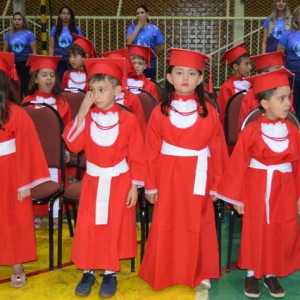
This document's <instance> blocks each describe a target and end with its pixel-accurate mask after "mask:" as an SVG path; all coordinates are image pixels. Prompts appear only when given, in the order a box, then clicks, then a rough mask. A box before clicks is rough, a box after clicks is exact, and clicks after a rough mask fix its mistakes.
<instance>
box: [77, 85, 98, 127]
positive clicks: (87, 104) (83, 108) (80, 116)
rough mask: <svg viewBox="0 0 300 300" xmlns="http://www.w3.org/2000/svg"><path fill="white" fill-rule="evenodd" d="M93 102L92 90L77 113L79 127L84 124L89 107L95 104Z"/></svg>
mask: <svg viewBox="0 0 300 300" xmlns="http://www.w3.org/2000/svg"><path fill="white" fill-rule="evenodd" d="M93 103H94V96H93V93H92V92H91V91H88V92H87V93H86V95H85V97H84V99H83V101H82V103H81V106H80V109H79V112H78V114H77V127H79V126H80V125H81V124H82V122H83V120H84V118H85V116H86V115H87V113H88V112H89V109H90V107H91V106H92V105H93Z"/></svg>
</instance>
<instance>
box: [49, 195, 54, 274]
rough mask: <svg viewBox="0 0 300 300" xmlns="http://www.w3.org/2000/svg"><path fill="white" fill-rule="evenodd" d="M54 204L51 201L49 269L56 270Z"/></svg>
mask: <svg viewBox="0 0 300 300" xmlns="http://www.w3.org/2000/svg"><path fill="white" fill-rule="evenodd" d="M53 204H54V200H53V199H51V200H50V201H49V269H50V270H53V269H54V262H53V256H54V254H53Z"/></svg>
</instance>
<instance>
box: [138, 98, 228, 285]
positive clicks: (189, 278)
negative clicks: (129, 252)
mask: <svg viewBox="0 0 300 300" xmlns="http://www.w3.org/2000/svg"><path fill="white" fill-rule="evenodd" d="M183 98H185V97H183ZM207 108H208V116H207V117H206V118H200V117H198V119H197V120H196V123H195V124H194V125H192V126H190V127H188V128H184V129H180V128H177V127H175V126H174V125H172V123H171V122H170V119H169V117H167V116H165V115H163V114H162V112H161V107H160V105H158V106H157V107H155V108H154V110H153V111H152V114H151V117H150V120H149V123H148V127H147V133H146V141H145V148H146V159H147V166H148V171H147V177H146V183H145V184H146V185H145V188H146V190H150V191H154V190H155V189H157V190H158V201H157V203H156V204H155V206H154V214H153V219H152V225H151V228H150V234H149V238H148V242H147V247H146V251H145V255H144V258H143V261H142V264H141V268H140V271H139V277H140V278H142V279H143V280H145V281H146V282H148V283H149V284H150V285H151V287H152V288H153V289H154V290H159V289H162V288H165V287H168V286H171V285H173V284H185V285H188V286H190V287H193V288H194V287H196V286H197V285H198V284H200V282H201V281H202V280H204V279H208V278H218V277H219V253H218V245H217V238H216V227H215V219H214V208H213V202H212V199H211V197H210V195H209V193H210V192H211V191H215V190H216V187H217V185H218V182H219V179H220V178H221V176H222V173H223V168H224V165H225V164H226V162H227V158H228V155H227V150H226V145H225V139H224V134H223V130H222V126H221V124H220V121H219V117H218V114H217V112H216V110H215V108H213V107H212V106H211V105H207ZM163 140H165V141H167V142H168V143H170V144H172V145H175V146H178V147H183V148H187V149H195V150H200V149H203V148H205V147H207V146H208V147H209V151H210V155H211V156H210V157H209V158H208V172H207V187H206V195H205V196H200V195H194V194H193V187H194V179H195V168H196V162H197V157H179V156H171V155H163V154H161V153H160V151H161V145H162V142H163Z"/></svg>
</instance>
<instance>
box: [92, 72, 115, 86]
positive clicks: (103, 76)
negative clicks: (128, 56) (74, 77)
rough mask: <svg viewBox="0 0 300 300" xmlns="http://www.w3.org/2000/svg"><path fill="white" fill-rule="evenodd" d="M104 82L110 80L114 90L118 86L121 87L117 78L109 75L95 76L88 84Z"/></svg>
mask: <svg viewBox="0 0 300 300" xmlns="http://www.w3.org/2000/svg"><path fill="white" fill-rule="evenodd" d="M104 80H108V81H109V82H110V83H111V84H112V86H113V87H114V88H115V87H117V86H118V85H121V83H120V81H119V80H118V79H117V78H116V77H113V76H111V75H107V74H95V75H93V76H92V77H91V78H89V80H88V84H91V83H93V82H94V81H104Z"/></svg>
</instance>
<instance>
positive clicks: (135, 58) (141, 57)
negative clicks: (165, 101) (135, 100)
mask: <svg viewBox="0 0 300 300" xmlns="http://www.w3.org/2000/svg"><path fill="white" fill-rule="evenodd" d="M126 46H127V48H128V51H129V54H130V58H131V61H132V64H133V66H134V69H135V71H136V74H137V75H136V76H129V78H128V79H127V88H129V89H130V90H131V91H132V92H133V93H135V94H138V93H140V91H138V89H139V88H140V89H143V90H145V91H147V92H148V93H150V94H151V95H152V96H153V98H154V99H155V100H156V101H157V102H158V93H157V88H156V85H155V83H154V82H153V81H151V80H150V79H148V78H147V77H146V76H145V74H144V71H145V70H146V69H147V68H151V64H150V60H151V58H152V57H154V56H156V55H155V53H154V52H153V51H152V50H151V48H150V47H146V46H140V45H134V44H127V45H126Z"/></svg>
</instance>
